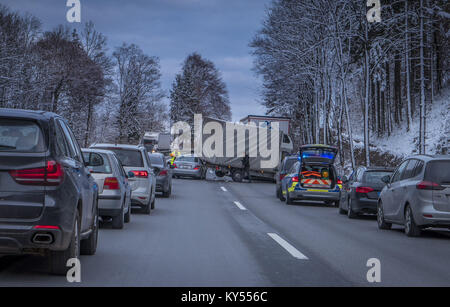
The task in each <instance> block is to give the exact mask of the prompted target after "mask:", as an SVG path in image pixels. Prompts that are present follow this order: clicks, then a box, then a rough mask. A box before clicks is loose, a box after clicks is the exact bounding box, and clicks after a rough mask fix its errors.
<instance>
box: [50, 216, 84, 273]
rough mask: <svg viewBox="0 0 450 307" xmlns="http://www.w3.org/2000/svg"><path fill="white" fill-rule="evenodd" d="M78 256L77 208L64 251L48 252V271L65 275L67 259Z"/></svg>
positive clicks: (78, 219) (78, 225)
mask: <svg viewBox="0 0 450 307" xmlns="http://www.w3.org/2000/svg"><path fill="white" fill-rule="evenodd" d="M79 256H80V216H79V213H78V210H77V211H76V213H75V222H74V226H73V231H72V238H71V240H70V244H69V247H68V248H67V249H66V250H64V251H51V252H50V272H51V274H54V275H66V274H67V270H68V267H67V266H66V265H67V261H68V260H69V259H72V258H79Z"/></svg>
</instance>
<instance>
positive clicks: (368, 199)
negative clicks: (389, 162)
mask: <svg viewBox="0 0 450 307" xmlns="http://www.w3.org/2000/svg"><path fill="white" fill-rule="evenodd" d="M392 172H393V170H392V169H389V168H381V167H369V168H367V167H364V166H361V167H358V168H357V169H356V170H355V171H354V172H353V173H352V175H351V176H350V177H349V178H347V177H345V176H344V177H343V178H342V181H343V186H342V191H341V201H340V204H339V213H341V214H347V215H348V217H349V218H355V217H357V216H358V214H362V213H369V214H375V213H377V203H378V197H379V196H380V192H381V190H382V189H383V187H384V186H385V183H384V182H383V181H382V180H381V178H383V177H384V176H386V175H392Z"/></svg>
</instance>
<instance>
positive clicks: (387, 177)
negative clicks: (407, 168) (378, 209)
mask: <svg viewBox="0 0 450 307" xmlns="http://www.w3.org/2000/svg"><path fill="white" fill-rule="evenodd" d="M381 181H383V182H384V183H385V184H389V183H391V176H389V175H386V176H384V177H381Z"/></svg>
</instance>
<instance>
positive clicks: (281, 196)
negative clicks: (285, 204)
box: [277, 187, 286, 201]
mask: <svg viewBox="0 0 450 307" xmlns="http://www.w3.org/2000/svg"><path fill="white" fill-rule="evenodd" d="M277 194H278V195H277V196H278V199H279V200H280V201H285V200H286V199H285V198H284V196H283V189H282V188H281V187H280V188H279V189H278V192H277Z"/></svg>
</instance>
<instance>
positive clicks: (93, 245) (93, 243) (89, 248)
mask: <svg viewBox="0 0 450 307" xmlns="http://www.w3.org/2000/svg"><path fill="white" fill-rule="evenodd" d="M98 221H99V218H98V201H97V203H96V205H95V216H94V220H93V221H92V232H91V234H90V235H89V238H87V239H85V240H81V245H80V253H81V255H89V256H92V255H95V252H96V251H97V242H98V225H99V222H98Z"/></svg>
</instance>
